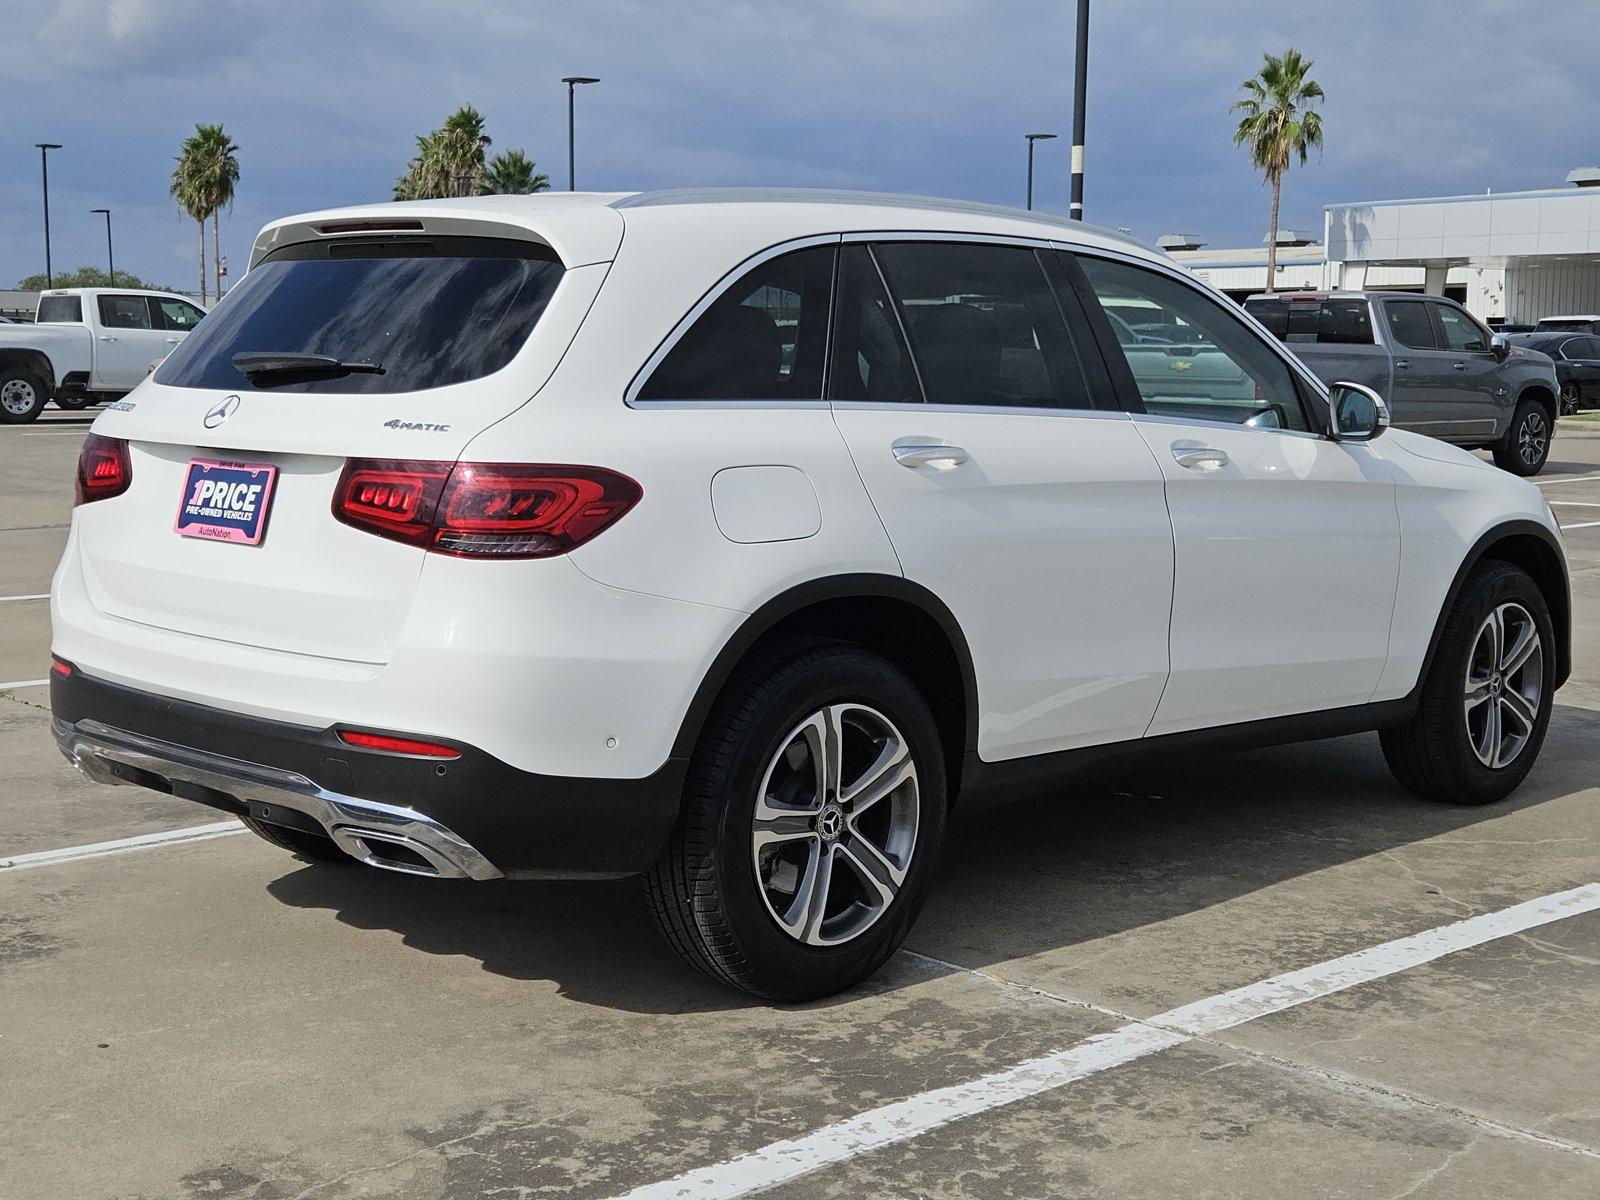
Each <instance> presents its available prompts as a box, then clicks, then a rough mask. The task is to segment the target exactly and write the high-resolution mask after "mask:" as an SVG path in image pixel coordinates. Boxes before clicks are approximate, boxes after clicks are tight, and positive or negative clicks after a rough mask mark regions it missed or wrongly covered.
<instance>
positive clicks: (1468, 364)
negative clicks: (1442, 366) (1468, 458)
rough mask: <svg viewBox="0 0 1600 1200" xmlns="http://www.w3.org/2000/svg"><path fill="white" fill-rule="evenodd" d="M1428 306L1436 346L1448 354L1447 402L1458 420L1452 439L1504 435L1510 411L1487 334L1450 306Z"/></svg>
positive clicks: (1475, 323)
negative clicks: (1435, 328) (1436, 332)
mask: <svg viewBox="0 0 1600 1200" xmlns="http://www.w3.org/2000/svg"><path fill="white" fill-rule="evenodd" d="M1428 307H1429V308H1430V309H1432V310H1433V316H1434V320H1436V321H1437V322H1438V326H1439V344H1440V345H1442V346H1443V347H1444V348H1445V350H1446V351H1447V352H1448V353H1449V355H1450V374H1451V375H1452V376H1453V382H1454V386H1453V388H1452V389H1451V401H1452V403H1453V404H1454V405H1455V410H1456V411H1455V415H1456V420H1457V421H1458V425H1457V426H1456V429H1455V433H1454V434H1453V435H1452V436H1455V437H1457V438H1459V439H1461V440H1463V441H1470V440H1474V439H1477V438H1483V439H1485V440H1488V439H1491V438H1494V437H1496V436H1498V435H1499V434H1502V433H1504V432H1505V427H1506V425H1507V424H1508V423H1509V421H1510V411H1509V405H1507V404H1506V400H1505V385H1504V384H1502V383H1501V382H1500V360H1499V359H1498V358H1496V357H1495V354H1494V351H1493V350H1491V349H1490V343H1489V339H1490V333H1489V331H1488V330H1487V329H1485V328H1484V327H1483V326H1481V325H1479V324H1478V323H1477V322H1476V321H1474V320H1473V319H1472V318H1471V317H1470V316H1468V315H1467V313H1466V311H1465V310H1463V309H1459V308H1457V307H1456V306H1455V305H1453V304H1441V303H1439V302H1438V301H1437V300H1430V301H1428Z"/></svg>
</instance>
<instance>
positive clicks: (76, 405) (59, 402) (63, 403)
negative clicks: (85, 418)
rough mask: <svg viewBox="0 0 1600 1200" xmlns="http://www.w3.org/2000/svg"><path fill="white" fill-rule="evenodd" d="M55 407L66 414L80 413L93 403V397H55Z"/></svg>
mask: <svg viewBox="0 0 1600 1200" xmlns="http://www.w3.org/2000/svg"><path fill="white" fill-rule="evenodd" d="M55 401H56V407H57V408H64V409H66V410H67V411H68V412H81V411H82V410H84V409H86V408H88V407H89V405H91V404H93V403H94V397H93V396H65V397H63V396H57V397H56V398H55Z"/></svg>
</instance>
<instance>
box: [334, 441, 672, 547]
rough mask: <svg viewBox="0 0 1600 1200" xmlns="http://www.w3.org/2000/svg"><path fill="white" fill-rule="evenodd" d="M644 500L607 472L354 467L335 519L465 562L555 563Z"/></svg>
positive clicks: (342, 485) (525, 466) (398, 464)
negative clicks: (537, 560)
mask: <svg viewBox="0 0 1600 1200" xmlns="http://www.w3.org/2000/svg"><path fill="white" fill-rule="evenodd" d="M641 495H643V489H642V488H640V486H639V485H638V484H637V483H635V482H634V481H633V480H632V479H629V478H628V477H627V476H626V475H619V474H618V473H617V472H615V471H608V470H605V469H604V468H602V467H574V466H557V465H550V464H538V463H533V464H530V463H440V462H410V461H397V460H391V459H352V460H351V461H350V462H348V463H347V464H346V465H345V469H344V474H343V475H342V476H341V477H340V479H339V486H338V488H337V489H336V490H335V492H334V498H333V515H334V516H335V517H336V518H337V519H338V520H340V521H342V522H343V523H344V524H346V525H351V526H354V527H355V528H357V529H364V530H366V531H367V532H368V533H375V534H377V535H378V536H379V537H386V538H391V539H393V540H395V541H399V542H406V543H408V544H410V545H413V546H421V547H423V548H424V549H426V550H431V551H433V552H435V553H437V554H449V555H453V556H455V557H457V558H550V557H553V556H555V555H558V554H565V553H567V552H568V551H569V550H572V549H574V548H576V547H578V546H581V545H583V543H584V542H587V541H588V540H589V539H591V538H593V537H595V536H596V535H597V534H599V533H600V532H601V531H602V530H604V529H606V528H607V527H609V526H610V525H612V524H614V523H615V522H616V521H617V520H618V519H620V518H621V517H622V515H623V514H624V513H626V512H627V511H628V510H629V509H630V508H632V507H633V506H634V505H635V504H637V503H638V502H639V497H640V496H641Z"/></svg>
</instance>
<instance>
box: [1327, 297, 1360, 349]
mask: <svg viewBox="0 0 1600 1200" xmlns="http://www.w3.org/2000/svg"><path fill="white" fill-rule="evenodd" d="M1317 341H1318V342H1320V343H1322V344H1324V345H1337V346H1370V345H1372V315H1371V313H1370V312H1368V309H1367V301H1365V300H1357V299H1329V300H1324V301H1323V302H1322V303H1321V304H1320V305H1319V306H1318V308H1317Z"/></svg>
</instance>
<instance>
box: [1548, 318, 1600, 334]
mask: <svg viewBox="0 0 1600 1200" xmlns="http://www.w3.org/2000/svg"><path fill="white" fill-rule="evenodd" d="M1593 324H1595V322H1593V321H1591V320H1589V319H1588V318H1587V317H1582V318H1579V317H1572V318H1569V319H1567V320H1564V321H1563V320H1551V319H1550V318H1548V317H1546V318H1545V319H1544V320H1543V321H1540V322H1539V324H1538V326H1537V328H1539V329H1543V330H1549V329H1555V330H1563V329H1564V330H1567V331H1568V332H1571V331H1573V330H1581V331H1583V332H1585V333H1587V332H1588V329H1589V326H1591V325H1593Z"/></svg>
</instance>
